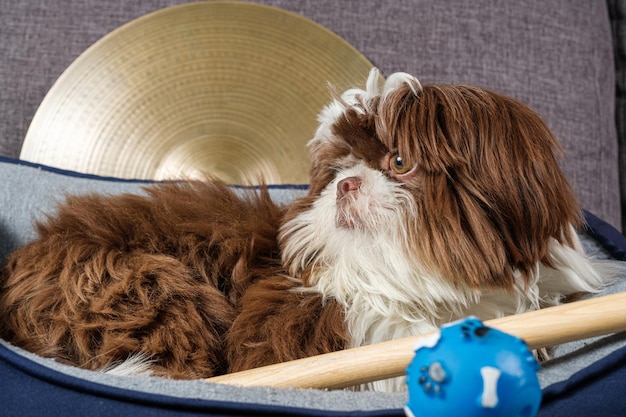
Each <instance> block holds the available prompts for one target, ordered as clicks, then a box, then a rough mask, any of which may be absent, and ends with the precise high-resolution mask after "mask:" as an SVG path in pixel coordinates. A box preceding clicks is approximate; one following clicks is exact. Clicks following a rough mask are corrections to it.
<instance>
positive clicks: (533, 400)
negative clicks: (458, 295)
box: [404, 317, 541, 417]
mask: <svg viewBox="0 0 626 417" xmlns="http://www.w3.org/2000/svg"><path fill="white" fill-rule="evenodd" d="M538 370H539V364H538V363H537V361H536V360H535V358H534V356H533V354H532V352H531V351H530V350H529V349H528V347H527V345H526V343H525V342H524V341H523V340H522V339H519V338H517V337H514V336H511V335H509V334H507V333H504V332H501V331H499V330H496V329H494V328H491V327H487V326H485V325H483V323H482V322H481V321H480V320H479V319H477V318H474V317H468V318H466V319H464V320H460V321H457V322H453V323H450V324H448V325H445V326H442V327H441V332H439V333H437V334H435V335H433V336H431V337H429V338H426V339H423V340H422V341H421V342H420V343H419V345H418V346H417V347H416V349H415V356H414V358H413V360H412V361H411V363H410V364H409V366H408V368H407V371H406V373H407V379H406V383H407V386H408V391H409V401H408V403H407V404H406V406H405V407H404V410H405V413H406V415H407V417H422V416H423V417H439V416H461V415H462V416H466V417H474V416H476V417H482V416H485V417H487V416H489V417H504V416H506V417H534V416H535V415H536V414H537V412H538V411H539V405H540V404H541V387H540V386H539V380H538V379H537V371H538Z"/></svg>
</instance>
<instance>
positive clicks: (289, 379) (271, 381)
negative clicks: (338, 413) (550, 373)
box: [206, 292, 626, 389]
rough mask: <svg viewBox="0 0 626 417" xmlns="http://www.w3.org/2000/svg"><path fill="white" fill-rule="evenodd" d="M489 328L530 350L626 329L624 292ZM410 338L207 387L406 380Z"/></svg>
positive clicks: (224, 379)
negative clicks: (397, 378)
mask: <svg viewBox="0 0 626 417" xmlns="http://www.w3.org/2000/svg"><path fill="white" fill-rule="evenodd" d="M484 324H485V325H486V326H489V327H493V328H496V329H499V330H501V331H503V332H506V333H509V334H512V335H513V336H516V337H519V338H521V339H523V340H524V341H526V343H527V344H528V347H529V348H530V349H537V348H541V347H548V346H554V345H558V344H560V343H566V342H571V341H574V340H580V339H586V338H589V337H594V336H601V335H606V334H610V333H617V332H621V331H625V330H626V292H622V293H617V294H613V295H607V296H603V297H596V298H590V299H587V300H583V301H577V302H573V303H569V304H562V305H559V306H556V307H550V308H545V309H541V310H537V311H530V312H527V313H522V314H517V315H513V316H507V317H503V318H499V319H493V320H487V321H485V322H484ZM432 334H433V333H430V334H425V335H420V336H411V337H406V338H402V339H396V340H391V341H388V342H383V343H377V344H373V345H368V346H362V347H358V348H353V349H346V350H342V351H338V352H333V353H327V354H324V355H318V356H313V357H309V358H304V359H298V360H294V361H290V362H284V363H279V364H275V365H269V366H264V367H261V368H256V369H251V370H248V371H242V372H237V373H232V374H227V375H221V376H218V377H213V378H208V379H206V381H207V382H215V383H222V384H231V385H238V386H244V387H250V386H266V387H276V388H318V389H338V388H345V387H349V386H353V385H358V384H363V383H366V382H371V381H376V380H380V379H386V378H391V377H397V376H402V375H404V373H405V369H406V367H407V366H408V365H409V363H410V362H411V360H412V359H413V356H414V348H415V346H416V344H417V342H418V340H419V339H420V338H423V337H426V336H429V335H432Z"/></svg>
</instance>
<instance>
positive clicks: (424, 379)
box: [417, 362, 448, 395]
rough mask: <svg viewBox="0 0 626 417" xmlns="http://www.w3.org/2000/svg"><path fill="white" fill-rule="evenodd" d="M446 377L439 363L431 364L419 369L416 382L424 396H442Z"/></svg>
mask: <svg viewBox="0 0 626 417" xmlns="http://www.w3.org/2000/svg"><path fill="white" fill-rule="evenodd" d="M447 377H448V375H447V374H446V371H445V369H444V368H443V365H442V364H441V363H440V362H432V363H431V364H430V365H429V366H422V367H421V368H420V376H419V378H418V380H417V382H418V383H419V385H420V386H421V387H422V389H423V390H424V392H425V393H426V394H437V395H441V394H443V387H442V385H443V384H445V383H446V381H447Z"/></svg>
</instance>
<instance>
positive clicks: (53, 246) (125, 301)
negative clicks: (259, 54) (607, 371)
mask: <svg viewBox="0 0 626 417" xmlns="http://www.w3.org/2000/svg"><path fill="white" fill-rule="evenodd" d="M319 121H320V125H319V128H318V130H317V132H316V134H315V137H314V138H313V139H312V140H311V142H310V149H311V160H312V163H311V167H310V179H311V183H310V188H309V191H308V194H307V195H306V196H305V197H303V198H301V199H299V200H297V201H295V202H294V203H293V204H290V205H288V206H284V207H282V206H281V207H279V206H276V205H275V204H274V203H273V202H272V201H271V199H270V196H269V194H268V192H267V191H265V190H261V191H259V192H255V191H249V190H247V191H246V190H244V191H241V190H233V189H232V188H229V187H227V186H226V185H224V184H222V183H220V182H219V181H207V182H194V181H189V182H173V183H164V184H158V185H155V186H153V187H150V188H148V189H147V190H146V192H147V194H146V195H119V196H102V195H87V196H70V197H67V201H66V202H65V203H64V204H63V205H61V206H60V207H59V209H58V212H57V213H55V214H54V215H51V216H50V217H49V218H48V219H47V221H45V222H41V223H39V224H38V225H37V229H38V233H39V238H38V239H37V240H35V241H33V242H32V243H29V244H27V245H26V246H24V247H22V248H21V249H19V250H18V251H16V252H15V253H14V254H13V255H12V256H11V258H10V260H9V262H8V265H7V266H6V267H5V268H4V270H3V273H2V278H1V279H2V281H1V289H0V291H1V293H0V332H1V334H0V335H1V336H2V337H3V338H4V339H6V340H8V341H10V342H12V343H14V344H15V345H18V346H21V347H23V348H25V349H27V350H30V351H32V352H35V353H38V354H40V355H43V356H47V357H53V358H57V359H58V360H61V361H64V362H67V363H70V364H74V365H77V366H81V367H84V368H89V369H103V368H106V367H108V366H111V365H113V364H116V363H120V362H124V361H125V360H127V359H128V358H129V357H131V358H140V362H142V364H143V365H144V366H147V367H148V368H149V370H150V372H151V373H152V374H153V375H159V376H167V377H172V378H200V377H209V376H213V375H218V374H222V373H225V372H232V371H238V370H243V369H248V368H252V367H257V366H261V365H266V364H270V363H275V362H280V361H286V360H290V359H296V358H300V357H305V356H311V355H316V354H320V353H324V352H329V351H334V350H338V349H343V348H347V347H354V346H360V345H366V344H370V343H375V342H381V341H385V340H390V339H394V338H399V337H404V336H409V335H414V334H419V333H423V332H427V331H431V330H433V329H435V328H436V327H438V326H440V325H441V324H443V323H446V322H449V321H452V320H455V319H459V318H461V317H464V316H467V315H476V316H478V317H480V318H482V319H489V318H493V317H498V316H503V315H508V314H515V313H519V312H523V311H526V310H532V309H538V308H541V307H543V306H547V305H553V304H557V303H559V302H560V300H562V299H563V298H564V297H565V296H567V295H568V294H571V293H576V292H581V291H584V292H592V291H597V290H598V289H600V288H601V287H602V286H603V284H604V283H603V278H602V277H601V275H600V274H599V273H598V272H597V270H596V269H595V268H594V266H593V265H592V263H591V262H590V261H589V260H588V259H587V257H586V256H585V255H584V254H583V251H582V249H581V245H580V242H579V239H578V237H577V235H576V233H575V229H574V228H575V227H577V226H579V225H580V224H581V210H580V208H579V206H578V203H577V201H576V199H575V197H574V193H573V192H572V189H571V187H570V185H569V184H568V182H567V180H566V178H565V176H564V174H563V173H562V171H561V169H560V168H559V163H558V160H557V156H558V154H559V152H560V148H559V145H558V144H557V141H556V140H555V138H554V137H553V135H552V134H551V133H550V131H549V130H548V128H547V127H546V125H545V124H544V123H543V122H542V120H541V119H540V118H539V117H538V116H537V115H536V114H535V113H534V112H533V111H532V110H530V109H529V108H528V107H527V106H525V105H524V104H522V103H520V102H518V101H516V100H513V99H511V98H509V97H505V96H502V95H499V94H496V93H493V92H489V91H486V90H483V89H480V88H475V87H468V86H450V85H424V86H422V85H421V84H420V83H419V82H418V80H417V79H415V78H414V77H412V76H410V75H408V74H404V73H397V74H393V75H391V76H390V77H389V78H388V79H387V80H386V81H384V82H383V81H381V80H380V76H379V73H378V71H377V70H373V71H372V72H371V74H370V77H369V79H368V81H367V85H366V88H365V89H351V90H348V91H346V92H345V93H343V94H342V95H341V96H336V97H335V98H334V100H333V101H332V102H331V103H330V104H329V105H328V106H327V107H326V108H325V109H324V110H323V111H322V112H321V114H320V117H319ZM399 387H400V386H399V385H398V382H397V381H391V382H390V381H383V382H379V383H375V384H374V387H373V388H374V389H396V388H399Z"/></svg>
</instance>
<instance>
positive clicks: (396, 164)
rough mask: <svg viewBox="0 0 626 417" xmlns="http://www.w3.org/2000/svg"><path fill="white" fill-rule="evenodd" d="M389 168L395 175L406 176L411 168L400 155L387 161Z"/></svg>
mask: <svg viewBox="0 0 626 417" xmlns="http://www.w3.org/2000/svg"><path fill="white" fill-rule="evenodd" d="M389 168H390V169H391V170H392V171H393V172H394V173H396V174H397V175H402V174H406V173H407V172H409V171H410V170H411V168H413V167H412V166H411V165H409V164H408V163H407V162H406V161H405V160H404V159H403V158H402V157H401V156H400V155H394V156H392V157H391V159H390V160H389Z"/></svg>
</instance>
